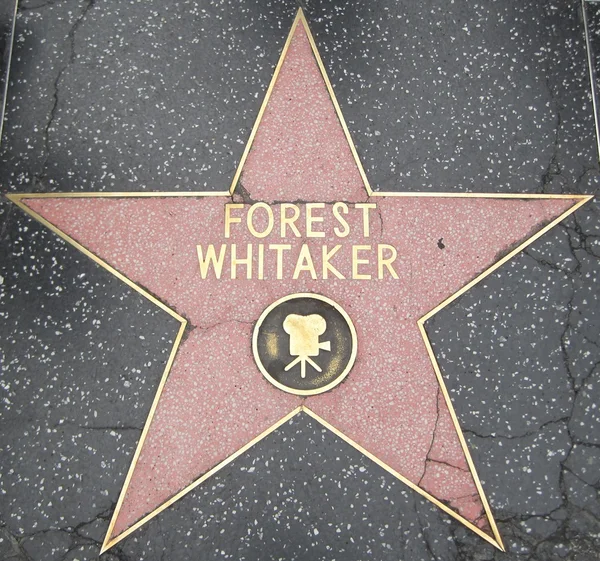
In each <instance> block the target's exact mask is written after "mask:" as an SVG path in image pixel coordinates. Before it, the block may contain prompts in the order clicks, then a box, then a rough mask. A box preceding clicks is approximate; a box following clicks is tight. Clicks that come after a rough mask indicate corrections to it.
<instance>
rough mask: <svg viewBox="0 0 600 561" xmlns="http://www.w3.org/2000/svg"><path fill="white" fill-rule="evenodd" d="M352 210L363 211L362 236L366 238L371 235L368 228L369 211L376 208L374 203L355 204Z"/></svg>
mask: <svg viewBox="0 0 600 561" xmlns="http://www.w3.org/2000/svg"><path fill="white" fill-rule="evenodd" d="M354 208H362V211H363V236H364V237H365V238H368V237H369V236H370V235H371V231H370V228H369V210H370V209H372V208H377V205H376V204H375V203H356V204H355V205H354Z"/></svg>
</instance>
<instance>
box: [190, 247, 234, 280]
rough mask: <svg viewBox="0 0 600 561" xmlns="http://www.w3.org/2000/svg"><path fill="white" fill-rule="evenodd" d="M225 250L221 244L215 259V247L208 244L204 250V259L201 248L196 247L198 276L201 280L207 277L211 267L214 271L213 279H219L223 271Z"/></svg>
mask: <svg viewBox="0 0 600 561" xmlns="http://www.w3.org/2000/svg"><path fill="white" fill-rule="evenodd" d="M226 250H227V246H226V245H225V244H224V243H223V244H221V249H220V250H219V257H218V258H217V254H216V253H215V246H214V245H213V244H210V245H209V246H208V248H207V249H206V257H204V254H203V251H202V246H201V245H197V246H196V251H197V252H198V262H199V263H200V275H201V276H202V278H203V279H205V278H206V275H208V270H209V269H210V266H211V265H212V267H213V270H214V271H215V277H217V278H218V279H220V278H221V271H222V270H223V261H224V260H225V252H226Z"/></svg>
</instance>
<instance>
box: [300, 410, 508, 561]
mask: <svg viewBox="0 0 600 561" xmlns="http://www.w3.org/2000/svg"><path fill="white" fill-rule="evenodd" d="M302 410H303V411H304V412H305V413H307V414H308V415H310V416H311V417H312V418H313V419H315V420H316V421H319V423H321V424H322V425H323V426H324V427H325V428H327V429H329V430H330V431H331V432H333V433H334V434H336V435H337V436H339V437H340V438H341V439H342V440H344V441H346V442H347V443H348V444H350V445H351V446H353V447H354V448H356V449H357V450H358V451H359V452H361V453H363V454H364V455H365V456H367V457H368V458H369V459H370V460H372V461H373V462H375V463H376V464H377V465H378V466H380V467H382V468H383V469H385V470H386V471H388V472H389V473H391V474H392V475H393V476H394V477H396V478H397V479H399V480H400V481H402V483H404V484H405V485H407V486H408V487H410V488H411V489H412V490H413V491H415V492H417V493H419V495H421V496H423V497H425V498H426V499H427V500H429V501H431V502H432V503H433V504H434V505H436V506H437V507H439V508H441V509H442V510H443V511H444V512H445V513H446V514H449V515H450V516H452V517H453V518H455V519H456V520H458V521H460V522H462V523H463V524H464V525H465V526H466V527H467V528H469V529H470V530H472V531H473V532H475V533H476V534H477V535H479V536H481V537H482V538H483V539H484V540H486V541H487V542H489V543H491V544H492V545H494V546H495V547H497V548H498V549H500V550H501V551H505V549H504V545H503V544H502V542H501V541H495V540H494V539H493V538H492V537H491V536H489V535H488V534H486V533H485V532H484V531H483V530H481V529H480V528H478V527H477V526H475V524H473V523H472V522H470V521H469V520H467V519H466V518H464V517H462V516H461V515H460V514H458V513H457V512H456V511H454V510H452V509H451V508H450V507H448V506H447V505H445V504H444V503H443V502H441V501H440V500H438V499H436V498H435V497H434V496H433V495H430V494H429V493H428V492H427V491H425V490H424V489H422V488H421V487H419V486H418V485H416V484H415V483H413V482H412V481H411V480H410V479H407V478H406V477H404V476H403V475H402V474H401V473H399V472H397V471H396V470H395V469H393V468H392V467H390V466H389V465H387V464H386V463H385V462H383V461H381V460H380V459H379V458H378V457H377V456H375V455H373V454H371V452H369V451H368V450H367V449H366V448H363V447H362V446H361V445H360V444H358V443H357V442H355V441H354V440H352V439H351V438H350V437H348V436H346V435H345V434H344V433H343V432H342V431H340V430H338V429H336V428H335V427H334V426H333V425H331V424H330V423H328V422H327V421H326V420H325V419H323V418H322V417H320V416H319V415H317V414H316V413H315V412H314V411H312V410H311V409H309V408H308V407H306V406H305V405H303V406H302ZM490 522H491V520H490Z"/></svg>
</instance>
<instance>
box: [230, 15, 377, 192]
mask: <svg viewBox="0 0 600 561" xmlns="http://www.w3.org/2000/svg"><path fill="white" fill-rule="evenodd" d="M298 23H302V27H303V28H304V31H305V32H306V36H307V37H308V41H309V43H310V47H311V49H312V53H313V56H314V57H315V61H316V63H317V66H318V67H319V70H320V72H321V77H322V78H323V81H324V82H325V85H326V87H327V91H328V93H329V97H330V98H331V102H332V103H333V106H334V107H335V112H336V114H337V117H338V120H339V122H340V125H341V127H342V130H343V131H344V135H345V137H346V141H347V142H348V147H349V148H350V151H351V152H352V157H353V158H354V161H355V163H356V167H357V168H358V171H359V173H360V176H361V179H362V181H363V184H364V186H365V189H366V191H367V195H369V196H370V195H371V194H373V190H372V189H371V185H370V184H369V180H368V178H367V174H366V173H365V170H364V168H363V165H362V162H361V161H360V158H359V156H358V152H357V151H356V147H355V146H354V142H353V141H352V136H351V135H350V130H349V129H348V125H347V124H346V120H345V119H344V116H343V114H342V110H341V108H340V104H339V103H338V100H337V98H336V96H335V92H334V91H333V87H332V85H331V81H330V80H329V76H328V75H327V71H326V70H325V65H324V64H323V61H322V60H321V55H320V54H319V51H318V49H317V45H316V43H315V40H314V37H313V35H312V33H311V31H310V28H309V27H308V22H307V21H306V17H305V16H304V13H303V11H302V8H298V12H297V14H296V17H295V18H294V23H293V24H292V28H291V30H290V32H289V34H288V36H287V39H286V42H285V45H284V47H283V51H282V52H281V56H280V57H279V62H278V63H277V66H276V67H275V72H274V74H273V78H271V82H270V84H269V88H268V89H267V93H266V95H265V99H264V100H263V103H262V106H261V108H260V111H259V112H258V116H257V118H256V121H255V123H254V126H253V127H252V132H251V133H250V137H249V138H248V143H247V144H246V147H245V149H244V152H243V154H242V158H241V159H240V163H239V164H238V167H237V170H236V172H235V175H234V176H233V181H232V182H231V187H230V188H229V193H230V194H231V195H233V193H234V191H235V188H236V186H237V184H238V181H239V179H240V175H241V174H242V169H243V167H244V164H245V163H246V159H247V158H248V154H249V153H250V150H251V149H252V144H253V142H254V137H255V136H256V133H257V131H258V127H259V125H260V123H261V121H262V118H263V115H264V112H265V110H266V108H267V105H268V103H269V99H270V98H271V94H272V93H273V89H274V87H275V83H276V82H277V79H278V78H279V72H280V71H281V67H282V66H283V61H284V60H285V57H286V55H287V52H288V49H289V46H290V43H291V41H292V38H293V36H294V32H295V31H296V26H297V25H298Z"/></svg>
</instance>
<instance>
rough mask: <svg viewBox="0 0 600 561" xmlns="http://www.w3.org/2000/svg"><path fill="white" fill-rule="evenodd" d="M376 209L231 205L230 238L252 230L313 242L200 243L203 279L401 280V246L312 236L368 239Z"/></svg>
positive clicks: (369, 206) (227, 230)
mask: <svg viewBox="0 0 600 561" xmlns="http://www.w3.org/2000/svg"><path fill="white" fill-rule="evenodd" d="M376 211H377V205H376V204H375V203H353V204H348V203H344V202H336V203H333V204H325V203H306V204H302V205H299V204H294V203H281V204H278V205H268V204H267V203H263V202H258V203H254V204H252V205H247V204H242V203H229V204H226V205H225V211H224V212H225V215H224V230H223V235H224V237H225V238H226V239H230V238H232V237H234V236H236V235H244V234H245V235H246V236H247V235H248V234H250V236H252V238H256V239H264V238H267V237H269V241H276V240H277V239H280V240H282V241H283V240H288V241H293V240H294V239H297V238H304V239H306V241H307V242H310V243H302V244H298V243H295V244H293V243H245V244H239V243H222V244H208V245H197V247H196V248H197V253H198V262H199V265H200V275H201V277H202V278H203V279H206V278H208V277H209V276H210V277H214V278H217V279H220V278H222V277H229V278H231V279H237V278H246V279H259V280H269V279H277V280H283V279H287V278H291V279H294V280H296V279H300V278H303V277H306V278H309V277H310V278H312V279H333V278H336V279H354V280H370V279H384V278H393V279H398V273H397V271H396V269H395V266H394V263H395V262H396V260H397V257H398V251H397V250H396V248H395V247H394V246H393V245H391V244H386V243H376V244H373V243H361V244H350V245H348V244H344V243H343V242H342V243H333V244H332V243H323V244H318V243H316V242H315V241H312V239H313V238H328V239H329V240H334V239H336V238H339V239H340V240H343V238H346V237H348V236H349V235H350V234H351V233H353V234H354V237H355V238H356V237H361V238H363V239H364V240H366V242H368V241H370V240H369V238H370V237H371V232H372V222H373V220H374V215H375V213H376ZM353 215H354V216H353ZM350 218H352V219H350ZM353 229H356V230H357V231H356V232H353ZM266 241H267V240H265V242H266Z"/></svg>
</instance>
